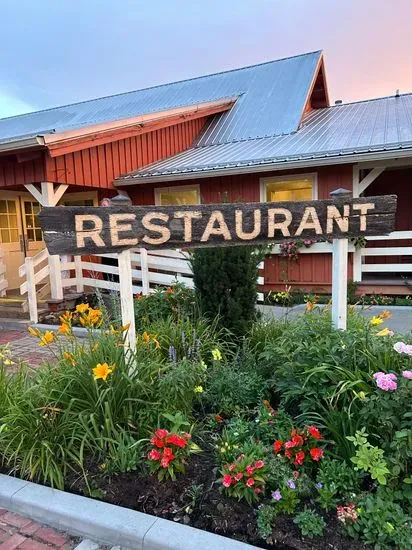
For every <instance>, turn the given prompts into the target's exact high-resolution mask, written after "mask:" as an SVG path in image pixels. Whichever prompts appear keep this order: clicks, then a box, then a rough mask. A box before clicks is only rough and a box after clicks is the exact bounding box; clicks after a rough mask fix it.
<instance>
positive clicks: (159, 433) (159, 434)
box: [155, 429, 169, 439]
mask: <svg viewBox="0 0 412 550" xmlns="http://www.w3.org/2000/svg"><path fill="white" fill-rule="evenodd" d="M168 433H169V432H168V431H167V430H160V429H159V430H156V431H155V435H156V437H159V438H160V439H161V438H162V437H166V436H167V434H168Z"/></svg>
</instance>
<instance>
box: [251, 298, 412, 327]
mask: <svg viewBox="0 0 412 550" xmlns="http://www.w3.org/2000/svg"><path fill="white" fill-rule="evenodd" d="M258 307H259V309H260V311H262V313H263V315H264V316H265V317H268V318H270V317H277V318H279V319H282V318H284V317H285V316H288V317H289V318H291V319H292V318H294V317H296V316H298V315H301V314H302V313H303V312H304V311H305V305H303V304H302V305H297V306H293V307H291V308H284V307H280V306H267V305H261V306H258ZM320 307H323V306H320ZM385 309H386V310H388V311H390V312H391V313H392V317H391V318H390V319H386V320H385V326H386V327H388V328H389V329H390V330H393V331H394V332H395V333H397V334H410V332H411V330H412V307H410V306H370V307H369V306H366V307H365V308H364V309H362V308H360V307H357V310H358V311H359V312H360V313H361V314H362V315H365V316H366V317H373V316H374V315H379V314H381V313H382V311H383V310H385Z"/></svg>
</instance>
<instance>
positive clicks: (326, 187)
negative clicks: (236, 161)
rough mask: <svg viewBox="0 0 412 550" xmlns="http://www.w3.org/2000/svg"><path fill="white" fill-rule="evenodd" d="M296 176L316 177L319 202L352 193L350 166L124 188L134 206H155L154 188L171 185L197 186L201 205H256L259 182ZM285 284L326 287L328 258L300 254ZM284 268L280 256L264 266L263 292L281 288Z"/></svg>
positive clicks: (289, 270)
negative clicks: (334, 193) (341, 192)
mask: <svg viewBox="0 0 412 550" xmlns="http://www.w3.org/2000/svg"><path fill="white" fill-rule="evenodd" d="M296 173H302V174H305V173H317V176H318V177H317V183H318V197H319V199H328V198H330V195H329V193H330V192H331V191H334V190H335V189H338V188H339V187H344V188H346V189H349V190H350V191H351V190H352V166H351V165H341V166H325V167H320V168H313V169H302V170H293V171H286V170H285V171H282V172H273V173H267V172H265V173H260V174H244V175H236V176H221V177H215V178H199V179H193V180H181V181H176V182H172V183H169V182H166V183H163V184H161V183H156V184H147V185H141V186H140V185H136V186H133V187H130V188H127V191H128V192H129V194H130V196H131V197H132V200H133V202H134V203H135V204H154V189H155V188H156V187H171V186H174V185H199V186H200V195H201V198H202V202H204V203H219V202H222V201H231V202H258V201H260V178H261V177H265V178H266V177H270V176H271V175H273V176H281V175H287V174H296ZM351 262H352V258H351V255H350V261H349V277H352V263H351ZM286 265H287V266H288V274H287V277H286V278H287V280H288V283H287V284H294V285H296V286H297V287H305V288H307V289H308V290H310V289H312V288H318V289H319V288H320V287H327V286H328V285H330V284H331V280H332V255H331V254H313V255H312V254H302V255H301V256H300V257H299V260H298V261H297V262H288V263H287V264H286ZM284 272H285V264H284V263H283V262H282V261H281V260H280V258H279V256H271V257H270V259H268V260H267V261H266V262H265V269H264V277H265V287H264V288H265V290H268V289H269V288H284V286H285V284H286V283H285V281H284V279H285V273H284Z"/></svg>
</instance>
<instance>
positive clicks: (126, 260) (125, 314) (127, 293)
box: [118, 250, 136, 351]
mask: <svg viewBox="0 0 412 550" xmlns="http://www.w3.org/2000/svg"><path fill="white" fill-rule="evenodd" d="M118 265H119V284H120V307H121V312H122V324H123V325H127V324H128V323H130V326H129V330H128V331H127V337H126V340H127V342H128V345H129V347H130V349H131V350H132V351H134V350H135V349H136V324H135V318H134V303H133V281H132V261H131V257H130V250H123V252H119V255H118Z"/></svg>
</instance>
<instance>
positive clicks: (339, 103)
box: [335, 99, 343, 105]
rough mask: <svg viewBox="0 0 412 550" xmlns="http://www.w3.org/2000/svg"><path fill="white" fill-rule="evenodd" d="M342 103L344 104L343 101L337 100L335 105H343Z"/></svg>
mask: <svg viewBox="0 0 412 550" xmlns="http://www.w3.org/2000/svg"><path fill="white" fill-rule="evenodd" d="M342 103H343V102H342V100H341V99H337V100H336V101H335V105H342Z"/></svg>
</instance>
